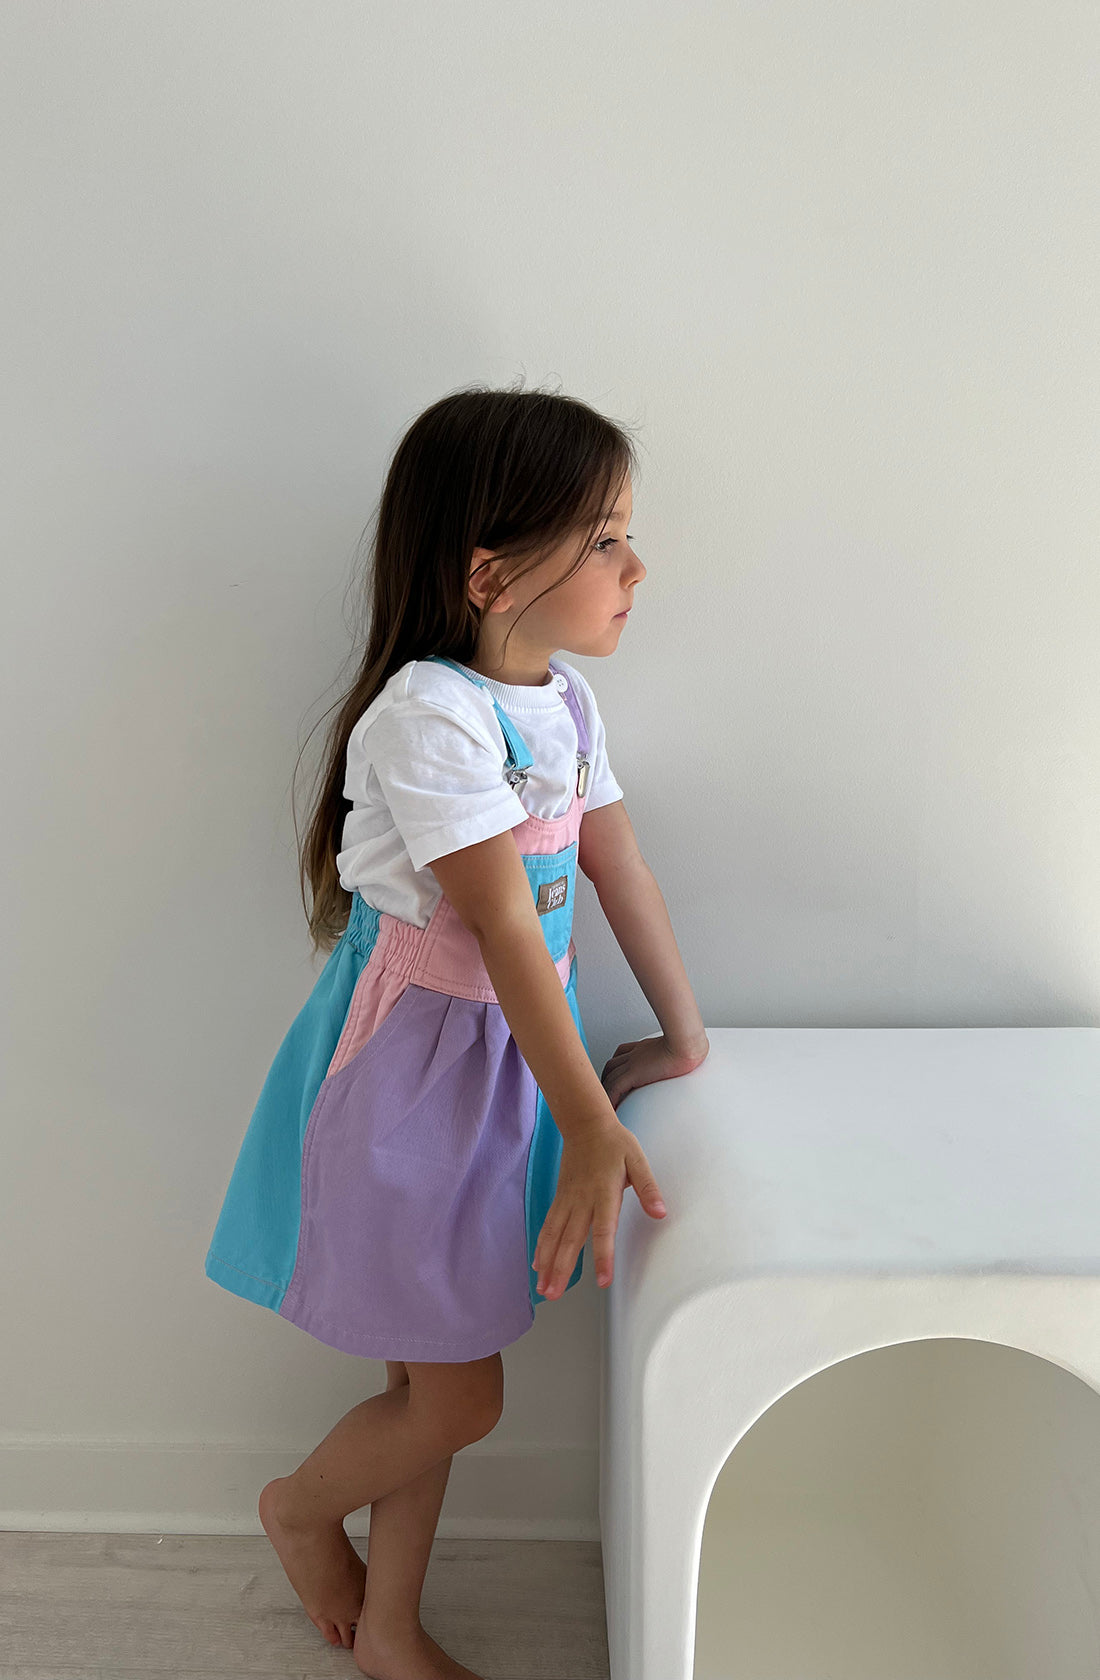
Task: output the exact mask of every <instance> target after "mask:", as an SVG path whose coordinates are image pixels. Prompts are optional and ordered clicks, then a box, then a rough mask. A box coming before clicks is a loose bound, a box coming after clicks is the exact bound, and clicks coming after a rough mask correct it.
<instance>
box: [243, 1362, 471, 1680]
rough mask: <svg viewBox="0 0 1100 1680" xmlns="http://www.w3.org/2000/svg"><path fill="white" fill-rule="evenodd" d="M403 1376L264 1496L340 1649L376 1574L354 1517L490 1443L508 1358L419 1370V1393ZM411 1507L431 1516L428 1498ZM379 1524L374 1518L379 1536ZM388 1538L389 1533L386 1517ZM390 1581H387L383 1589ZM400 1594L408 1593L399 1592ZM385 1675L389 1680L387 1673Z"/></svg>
mask: <svg viewBox="0 0 1100 1680" xmlns="http://www.w3.org/2000/svg"><path fill="white" fill-rule="evenodd" d="M393 1367H394V1370H393V1371H391V1369H390V1362H387V1371H388V1373H389V1381H388V1383H387V1387H386V1389H385V1391H384V1392H382V1393H381V1394H375V1395H372V1396H371V1398H370V1399H369V1400H364V1401H362V1402H361V1403H360V1404H359V1405H358V1406H353V1407H352V1409H351V1411H350V1412H348V1413H347V1415H346V1416H345V1417H343V1418H341V1419H340V1421H339V1422H338V1423H337V1424H336V1426H335V1428H333V1429H332V1430H331V1431H330V1432H329V1434H328V1435H326V1437H325V1439H324V1440H323V1441H322V1442H321V1443H320V1445H319V1446H317V1447H315V1448H314V1450H313V1452H312V1453H310V1455H309V1457H308V1458H307V1459H305V1460H304V1462H303V1463H302V1464H301V1465H299V1467H298V1469H297V1470H296V1471H295V1472H294V1474H293V1475H292V1476H282V1477H276V1478H275V1480H274V1481H272V1482H269V1483H268V1484H267V1486H266V1487H265V1488H264V1490H263V1492H262V1493H261V1495H260V1520H261V1521H262V1523H263V1526H264V1529H265V1531H266V1532H267V1535H268V1537H269V1538H270V1540H271V1542H272V1544H273V1545H274V1547H275V1549H276V1551H277V1552H278V1554H279V1558H280V1560H281V1562H282V1565H283V1568H284V1569H285V1570H286V1573H287V1576H288V1577H289V1579H290V1582H291V1585H292V1586H293V1587H294V1590H295V1591H296V1592H297V1594H298V1596H299V1598H300V1599H301V1600H302V1603H303V1605H304V1606H305V1608H306V1611H307V1614H308V1615H309V1617H310V1619H311V1620H312V1621H313V1622H314V1624H315V1626H317V1627H318V1628H319V1629H320V1631H321V1632H322V1633H323V1634H324V1636H325V1638H326V1639H328V1640H329V1642H330V1643H331V1644H339V1645H344V1646H345V1647H349V1648H350V1647H351V1646H352V1643H353V1635H352V1627H353V1625H354V1623H355V1622H356V1621H357V1620H358V1619H360V1617H359V1612H360V1610H361V1608H362V1605H363V1601H364V1597H365V1579H366V1572H365V1571H364V1568H363V1564H362V1560H361V1559H360V1558H359V1556H358V1554H357V1552H356V1551H355V1548H354V1547H353V1546H352V1544H351V1542H350V1541H349V1539H348V1537H347V1534H346V1533H345V1531H344V1526H343V1519H344V1517H346V1516H347V1515H348V1514H349V1513H350V1512H351V1511H358V1510H360V1509H361V1508H362V1507H363V1506H364V1505H372V1506H373V1505H374V1504H375V1503H376V1502H379V1501H381V1500H383V1499H384V1498H385V1497H386V1496H387V1495H388V1494H391V1493H393V1492H394V1491H395V1490H396V1489H401V1488H403V1487H404V1486H405V1485H406V1484H407V1483H409V1482H414V1481H416V1480H418V1479H419V1478H420V1477H421V1476H422V1475H423V1474H424V1472H425V1471H426V1470H431V1469H432V1467H433V1466H437V1465H440V1463H441V1461H442V1460H444V1459H446V1460H448V1463H447V1465H446V1470H447V1473H448V1474H449V1470H450V1465H449V1459H450V1457H451V1455H452V1454H453V1453H455V1452H456V1451H458V1450H459V1449H460V1448H461V1447H463V1446H467V1445H469V1444H470V1443H471V1442H473V1441H476V1440H480V1439H481V1438H482V1436H484V1435H487V1434H488V1433H489V1431H490V1430H491V1429H492V1428H494V1426H495V1424H496V1422H497V1420H498V1418H499V1416H500V1410H501V1406H502V1404H503V1365H502V1362H501V1359H500V1355H499V1353H497V1354H492V1355H490V1356H489V1357H488V1358H487V1359H480V1360H473V1361H470V1362H469V1363H466V1364H431V1365H414V1366H413V1367H412V1372H413V1373H414V1375H413V1377H412V1381H411V1383H410V1382H406V1381H403V1380H400V1377H399V1376H398V1377H396V1378H395V1375H394V1372H400V1371H401V1370H402V1369H404V1367H403V1365H402V1362H399V1361H395V1362H393ZM440 1475H441V1477H442V1480H441V1482H440V1484H439V1486H438V1494H437V1499H436V1505H435V1514H436V1520H437V1519H438V1513H439V1507H440V1505H441V1504H442V1498H443V1490H444V1488H445V1486H446V1475H444V1474H443V1473H442V1470H441V1471H440ZM428 1485H429V1484H428V1483H425V1488H428ZM410 1498H414V1502H415V1504H416V1507H417V1509H418V1510H421V1509H422V1503H421V1502H422V1501H423V1499H424V1492H423V1491H421V1492H420V1494H419V1495H418V1496H413V1495H411V1496H410ZM374 1520H375V1518H374V1511H373V1510H372V1512H371V1531H372V1534H373V1532H374ZM423 1520H424V1519H423V1517H422V1518H421V1521H422V1522H423ZM383 1531H384V1532H387V1533H388V1525H387V1523H386V1517H385V1515H384V1516H383ZM432 1532H433V1533H434V1523H433V1529H432ZM383 1550H385V1548H383ZM428 1550H429V1552H430V1539H429V1542H428ZM368 1555H369V1551H368ZM426 1567H427V1558H425V1561H424V1568H425V1569H426ZM397 1574H398V1577H399V1578H400V1579H403V1580H404V1582H405V1583H406V1587H408V1585H409V1583H411V1581H412V1576H411V1575H410V1574H409V1573H408V1569H407V1568H406V1570H405V1572H404V1574H402V1572H401V1570H400V1568H399V1569H398V1571H397ZM389 1579H390V1577H389V1574H388V1572H386V1573H384V1575H383V1580H384V1581H385V1580H389ZM422 1580H423V1571H422V1572H421V1582H422ZM395 1590H397V1591H398V1592H399V1590H400V1588H399V1584H398V1583H395ZM381 1596H382V1597H383V1598H385V1596H386V1595H385V1593H383V1594H382V1595H381ZM418 1602H419V1589H417V1598H416V1603H418ZM417 1625H419V1619H418V1616H417ZM371 1628H372V1630H373V1637H374V1638H375V1639H379V1638H380V1637H381V1632H382V1629H381V1626H380V1625H379V1623H378V1622H377V1621H376V1618H375V1616H374V1613H373V1611H372V1614H371ZM424 1638H425V1639H427V1635H424ZM437 1649H438V1647H437ZM441 1656H442V1653H441ZM445 1660H446V1661H448V1662H449V1659H445ZM364 1672H373V1671H371V1670H366V1669H365V1670H364ZM377 1672H378V1675H379V1680H383V1669H382V1668H381V1667H379V1669H378V1671H377ZM395 1672H397V1671H395ZM423 1673H424V1675H425V1677H428V1676H433V1675H435V1674H440V1675H453V1676H455V1677H458V1676H465V1675H467V1674H468V1673H469V1670H466V1669H461V1668H459V1667H458V1666H457V1665H452V1666H451V1667H450V1668H447V1667H443V1668H432V1667H423ZM412 1674H413V1670H411V1669H409V1668H408V1666H407V1665H405V1666H404V1667H402V1669H401V1670H400V1680H406V1676H408V1680H411V1677H412Z"/></svg>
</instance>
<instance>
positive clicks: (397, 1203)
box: [279, 982, 539, 1362]
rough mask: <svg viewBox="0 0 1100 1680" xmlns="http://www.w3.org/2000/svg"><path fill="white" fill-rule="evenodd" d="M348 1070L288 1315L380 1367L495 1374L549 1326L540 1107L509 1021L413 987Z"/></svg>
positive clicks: (319, 1123)
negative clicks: (533, 1273)
mask: <svg viewBox="0 0 1100 1680" xmlns="http://www.w3.org/2000/svg"><path fill="white" fill-rule="evenodd" d="M333 1066H334V1067H335V1069H336V1071H334V1072H330V1073H329V1074H328V1076H327V1077H326V1078H325V1080H324V1082H323V1084H322V1085H321V1088H320V1090H319V1092H318V1094H317V1098H316V1101H315V1103H314V1105H313V1108H312V1111H311V1113H310V1117H309V1123H308V1126H307V1128H306V1134H305V1139H304V1143H303V1151H302V1188H301V1224H300V1231H299V1240H298V1252H297V1260H296V1264H295V1267H294V1273H293V1276H292V1277H291V1280H290V1284H289V1286H288V1288H287V1290H286V1293H285V1295H284V1297H283V1300H282V1304H281V1306H280V1307H279V1313H280V1315H281V1316H282V1317H283V1318H287V1319H289V1320H290V1321H291V1322H292V1323H293V1324H297V1325H298V1326H300V1328H301V1329H303V1330H306V1331H308V1333H309V1334H310V1335H311V1336H315V1337H316V1338H317V1339H318V1340H319V1341H322V1342H325V1343H327V1344H328V1345H329V1346H330V1347H335V1348H339V1349H341V1351H343V1352H345V1353H353V1354H359V1355H362V1356H364V1357H366V1358H370V1359H407V1360H415V1361H443V1362H457V1361H465V1360H471V1359H482V1358H485V1357H486V1356H487V1355H489V1354H491V1353H495V1352H497V1351H498V1350H499V1349H500V1348H502V1347H505V1346H507V1344H508V1343H510V1342H514V1341H516V1340H517V1339H518V1338H519V1337H520V1336H522V1335H523V1334H524V1332H525V1331H527V1330H528V1329H530V1327H531V1324H532V1323H533V1321H534V1307H533V1305H532V1300H531V1291H530V1284H529V1275H528V1274H529V1271H530V1260H529V1252H528V1250H529V1243H528V1233H527V1229H526V1214H525V1186H526V1179H527V1165H528V1154H529V1150H530V1146H531V1139H532V1134H533V1132H534V1129H535V1122H536V1117H537V1112H538V1103H539V1091H538V1087H537V1085H536V1084H535V1079H534V1075H533V1074H532V1073H531V1070H530V1068H529V1067H528V1065H527V1063H526V1062H525V1061H524V1059H523V1057H522V1056H521V1055H520V1052H519V1047H518V1045H517V1044H516V1042H515V1039H514V1038H513V1037H512V1035H511V1032H510V1030H509V1027H508V1023H507V1021H506V1019H505V1017H504V1013H503V1011H502V1009H501V1007H500V1005H499V1004H498V1003H484V1002H479V1001H474V1000H472V999H468V998H460V997H452V996H451V995H450V994H449V993H445V992H435V991H429V990H427V989H426V988H424V987H421V986H417V985H414V984H412V983H411V982H405V984H404V987H403V990H402V991H401V993H400V995H399V996H398V997H397V1000H396V1002H393V1003H392V1004H391V1005H390V1006H389V1008H388V1012H387V1013H386V1014H385V1015H384V1016H383V1018H382V1019H381V1020H380V1022H379V1023H378V1025H377V1026H376V1027H375V1028H374V1030H373V1032H372V1033H371V1035H370V1036H369V1037H368V1038H367V1040H366V1042H365V1043H364V1044H362V1046H361V1048H359V1049H357V1050H356V1051H355V1052H354V1054H352V1055H351V1057H350V1059H349V1060H346V1061H344V1062H343V1063H342V1065H340V1058H339V1056H336V1057H334V1059H333ZM536 1235H537V1233H536Z"/></svg>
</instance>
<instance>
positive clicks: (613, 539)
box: [593, 531, 634, 554]
mask: <svg viewBox="0 0 1100 1680" xmlns="http://www.w3.org/2000/svg"><path fill="white" fill-rule="evenodd" d="M618 540H619V539H618V538H617V537H605V538H604V539H603V542H598V543H597V544H596V546H595V549H594V550H593V552H594V553H596V554H602V553H603V551H604V549H605V548H607V547H609V546H610V544H612V543H615V542H618ZM626 540H627V542H633V541H634V538H633V537H632V536H631V534H630V532H629V531H628V532H627V533H626Z"/></svg>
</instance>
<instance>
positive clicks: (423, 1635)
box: [354, 1354, 504, 1680]
mask: <svg viewBox="0 0 1100 1680" xmlns="http://www.w3.org/2000/svg"><path fill="white" fill-rule="evenodd" d="M476 1363H478V1364H486V1363H488V1364H490V1366H491V1367H493V1368H492V1369H491V1372H490V1376H491V1379H492V1382H493V1385H494V1389H495V1388H496V1387H497V1385H498V1383H499V1393H500V1400H501V1402H503V1376H504V1367H503V1363H502V1362H501V1359H500V1355H499V1354H494V1355H493V1356H492V1359H491V1361H477V1362H476ZM386 1369H387V1373H388V1382H387V1387H388V1388H389V1387H401V1386H403V1385H409V1384H410V1382H411V1380H413V1379H410V1375H409V1367H408V1366H407V1365H406V1364H404V1363H403V1362H397V1363H395V1362H393V1361H390V1360H387V1362H386ZM451 1370H452V1371H453V1367H452V1368H451ZM412 1371H413V1373H414V1378H415V1382H416V1384H417V1387H418V1393H420V1392H421V1390H423V1391H424V1393H425V1395H426V1396H427V1397H428V1398H430V1397H431V1395H432V1392H433V1388H434V1389H435V1390H436V1391H437V1392H438V1385H439V1383H440V1381H441V1380H442V1381H443V1382H444V1383H446V1384H447V1385H448V1386H449V1384H450V1381H451V1380H452V1379H451V1377H450V1375H449V1374H448V1367H446V1366H443V1367H441V1366H438V1365H435V1366H429V1365H417V1364H414V1365H413V1367H412ZM441 1373H442V1374H443V1375H442V1378H441V1375H440V1374H441ZM433 1379H434V1382H433ZM497 1415H498V1416H499V1408H497ZM453 1459H454V1455H453V1454H452V1453H449V1454H448V1455H447V1457H446V1458H443V1459H440V1461H439V1463H438V1464H433V1465H431V1466H430V1467H429V1468H428V1469H427V1470H425V1471H423V1472H422V1474H421V1475H419V1476H417V1477H415V1478H414V1479H413V1480H412V1481H410V1482H406V1483H405V1485H404V1487H399V1488H395V1489H394V1490H393V1492H392V1493H387V1494H385V1495H383V1497H382V1498H381V1499H376V1500H374V1501H373V1502H372V1504H371V1508H370V1541H369V1545H368V1550H367V1579H366V1587H365V1591H364V1595H363V1605H362V1609H361V1611H360V1613H359V1619H358V1626H357V1631H356V1634H355V1644H354V1650H355V1660H356V1663H357V1665H358V1667H359V1669H360V1670H361V1671H362V1673H363V1674H366V1675H370V1676H371V1677H372V1680H481V1677H480V1676H479V1675H476V1674H475V1673H474V1671H473V1670H472V1669H469V1668H464V1667H463V1666H462V1664H461V1663H458V1662H455V1660H454V1659H453V1657H449V1656H448V1655H447V1653H446V1651H444V1649H443V1648H442V1646H441V1645H438V1644H437V1643H436V1641H435V1640H434V1639H433V1638H432V1637H431V1635H430V1634H429V1633H428V1632H427V1631H426V1630H425V1628H424V1627H423V1626H422V1625H421V1622H420V1595H421V1592H422V1590H423V1586H424V1576H425V1575H426V1573H427V1569H428V1563H429V1560H430V1558H431V1551H432V1541H433V1540H434V1538H435V1531H436V1528H437V1526H438V1523H439V1513H440V1510H441V1508H442V1505H443V1496H444V1493H445V1492H446V1488H447V1479H448V1477H449V1476H450V1473H451V1464H452V1463H453Z"/></svg>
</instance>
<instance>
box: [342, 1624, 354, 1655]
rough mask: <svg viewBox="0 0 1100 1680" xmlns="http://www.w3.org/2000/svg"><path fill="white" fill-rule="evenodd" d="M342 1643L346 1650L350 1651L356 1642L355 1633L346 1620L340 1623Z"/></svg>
mask: <svg viewBox="0 0 1100 1680" xmlns="http://www.w3.org/2000/svg"><path fill="white" fill-rule="evenodd" d="M340 1643H341V1644H342V1645H343V1647H344V1650H345V1651H350V1650H351V1649H352V1647H353V1646H354V1644H355V1633H354V1630H353V1629H352V1628H350V1627H349V1626H348V1624H347V1623H346V1622H341V1623H340Z"/></svg>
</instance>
